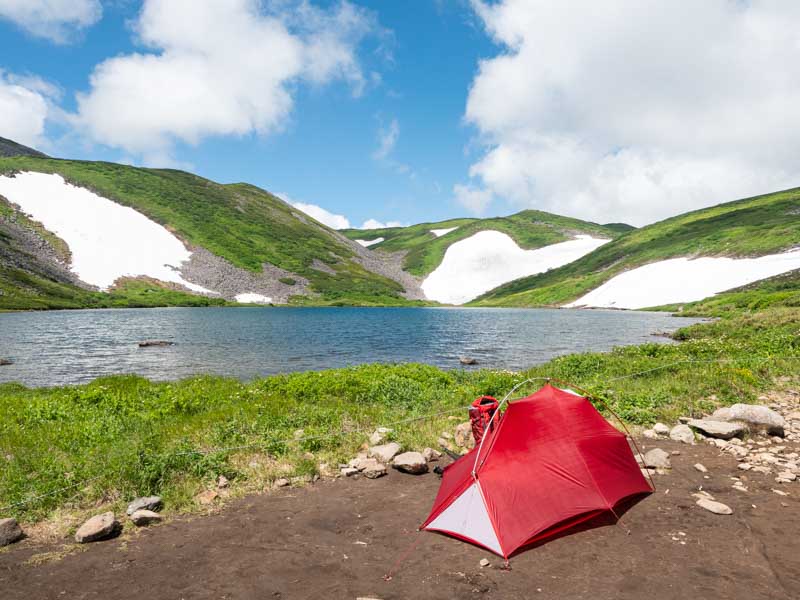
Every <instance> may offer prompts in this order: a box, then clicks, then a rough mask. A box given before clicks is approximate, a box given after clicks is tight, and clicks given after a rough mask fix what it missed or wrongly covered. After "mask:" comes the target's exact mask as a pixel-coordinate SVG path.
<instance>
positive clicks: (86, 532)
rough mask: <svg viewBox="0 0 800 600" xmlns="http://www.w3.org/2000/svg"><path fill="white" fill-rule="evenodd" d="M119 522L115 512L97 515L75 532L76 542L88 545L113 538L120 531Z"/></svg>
mask: <svg viewBox="0 0 800 600" xmlns="http://www.w3.org/2000/svg"><path fill="white" fill-rule="evenodd" d="M119 527H120V524H119V521H117V519H116V517H115V516H114V513H113V512H107V513H103V514H102V515H95V516H93V517H92V518H91V519H89V520H88V521H86V522H85V523H84V524H83V525H81V526H80V527H78V531H76V532H75V541H76V542H78V543H79V544H88V543H89V542H96V541H99V540H104V539H106V538H109V537H111V536H112V535H114V534H115V533H117V532H118V531H119Z"/></svg>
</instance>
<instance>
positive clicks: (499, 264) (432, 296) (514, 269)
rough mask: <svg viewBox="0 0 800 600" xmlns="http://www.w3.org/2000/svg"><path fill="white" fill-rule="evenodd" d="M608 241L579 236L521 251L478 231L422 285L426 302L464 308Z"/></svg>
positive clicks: (507, 239) (504, 237)
mask: <svg viewBox="0 0 800 600" xmlns="http://www.w3.org/2000/svg"><path fill="white" fill-rule="evenodd" d="M608 241H609V240H607V239H602V238H593V237H591V236H589V235H579V236H577V237H576V238H575V239H574V240H569V241H566V242H561V243H558V244H551V245H550V246H544V247H543V248H537V249H536V250H523V249H522V248H520V247H519V246H518V245H517V243H516V242H515V241H514V240H513V239H512V238H511V236H509V235H508V234H505V233H501V232H499V231H492V230H487V231H479V232H478V233H476V234H475V235H472V236H470V237H468V238H465V239H463V240H459V241H458V242H455V243H454V244H451V245H450V246H449V247H448V248H447V251H446V252H445V254H444V259H442V263H441V264H440V265H439V266H438V267H436V269H435V270H434V271H433V272H432V273H431V274H430V275H428V277H426V278H425V281H423V282H422V290H423V291H424V292H425V296H426V297H427V298H428V299H429V300H436V301H438V302H443V303H447V304H464V303H465V302H469V301H470V300H472V299H474V298H477V297H478V296H480V295H481V294H483V293H484V292H488V291H489V290H491V289H494V288H496V287H497V286H499V285H502V284H504V283H508V282H509V281H513V280H514V279H519V278H520V277H527V276H528V275H535V274H536V273H542V272H543V271H547V270H548V269H554V268H556V267H560V266H562V265H565V264H567V263H570V262H572V261H573V260H577V259H578V258H580V257H581V256H583V255H584V254H588V253H589V252H591V251H592V250H594V249H596V248H599V247H600V246H602V245H603V244H605V243H606V242H608Z"/></svg>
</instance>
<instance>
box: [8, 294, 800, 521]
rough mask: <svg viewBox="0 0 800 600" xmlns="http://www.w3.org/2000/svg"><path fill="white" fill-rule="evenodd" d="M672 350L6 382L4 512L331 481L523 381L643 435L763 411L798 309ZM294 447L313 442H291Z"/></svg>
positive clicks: (733, 324)
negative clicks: (388, 441) (287, 480)
mask: <svg viewBox="0 0 800 600" xmlns="http://www.w3.org/2000/svg"><path fill="white" fill-rule="evenodd" d="M677 337H678V338H679V339H681V340H682V343H681V344H678V345H664V344H655V343H649V344H644V345H640V346H634V347H626V348H618V349H615V350H614V351H612V352H609V353H588V354H576V355H571V356H566V357H562V358H558V359H555V360H553V361H550V362H549V363H547V364H544V365H541V366H538V367H535V368H532V369H530V370H528V371H526V372H525V373H521V374H517V373H509V372H494V371H488V370H480V371H473V372H468V371H461V370H454V371H442V370H439V369H437V368H434V367H430V366H425V365H418V364H410V365H365V366H360V367H353V368H348V369H340V370H332V371H323V372H307V373H296V374H289V375H280V376H275V377H268V378H265V379H259V380H256V381H253V382H250V383H242V382H239V381H236V380H232V379H226V378H221V377H196V378H192V379H187V380H184V381H177V382H169V383H154V382H150V381H147V380H145V379H142V378H140V377H135V376H120V377H109V378H103V379H98V380H96V381H94V382H93V383H90V384H88V385H81V386H67V387H57V388H46V389H41V388H40V389H28V388H26V387H24V386H21V385H18V384H4V385H0V460H3V461H4V464H3V469H0V507H2V506H6V505H10V504H15V503H18V502H25V501H27V500H31V499H33V498H34V497H36V496H37V495H40V494H51V493H52V492H54V491H55V490H61V488H63V487H66V486H70V485H73V484H75V483H79V482H84V481H87V480H91V481H90V482H89V483H86V484H83V483H81V484H80V485H78V486H76V487H72V488H70V489H64V490H61V491H57V492H56V493H53V494H52V495H46V496H44V497H42V498H39V499H33V500H31V501H30V502H29V503H27V504H25V505H22V506H19V507H14V508H11V509H7V510H5V511H3V512H4V515H11V516H15V517H17V518H19V519H21V520H24V521H35V520H39V519H44V518H48V517H50V516H52V515H53V514H55V513H54V511H57V510H59V509H68V510H78V511H80V510H83V509H92V510H96V506H97V505H98V504H103V505H106V506H111V507H113V508H116V509H117V510H119V509H121V508H122V507H123V506H124V503H125V502H126V501H127V500H129V499H131V498H132V497H134V496H136V495H142V494H154V493H155V494H160V495H163V496H164V497H165V499H166V502H167V506H168V507H169V509H170V510H174V511H179V510H188V509H190V508H191V507H192V506H193V504H192V500H191V499H192V497H193V495H194V494H196V493H197V492H199V491H200V490H202V489H204V488H207V487H209V486H212V485H213V483H212V482H213V480H214V479H215V478H216V477H217V476H218V475H220V474H223V475H225V476H226V477H228V478H229V479H232V480H233V488H234V490H240V491H242V490H258V489H263V487H264V486H267V485H269V482H270V481H271V480H273V479H275V478H277V477H279V476H290V475H309V474H313V473H314V472H316V471H317V470H318V469H319V464H320V463H327V464H329V465H332V468H333V469H335V468H336V465H337V464H338V463H339V462H343V461H346V460H347V459H349V458H351V457H352V456H354V455H355V453H356V452H357V451H358V449H359V447H360V446H361V444H363V442H364V441H365V439H366V435H367V434H368V433H369V432H370V431H372V429H373V428H374V427H376V426H378V425H383V424H387V423H393V422H396V421H400V420H406V419H410V418H414V417H421V416H425V415H430V414H431V413H437V412H440V411H446V410H451V414H454V415H457V416H458V418H459V420H466V411H465V410H464V409H463V408H462V407H464V406H466V405H467V404H468V403H469V402H470V401H471V400H472V399H474V398H475V397H476V396H478V395H481V394H491V395H495V396H499V395H503V394H504V393H505V392H506V391H507V390H509V389H510V388H511V387H512V386H513V385H514V384H516V383H518V382H520V381H522V380H523V379H524V378H526V377H536V376H550V377H556V378H559V379H563V380H566V381H568V382H570V383H572V384H574V385H578V386H581V387H583V388H588V389H589V390H590V391H591V392H593V393H594V394H597V395H600V396H603V397H606V398H608V402H609V403H610V405H611V406H612V407H613V409H614V411H615V412H617V413H618V414H619V415H620V416H621V417H622V418H623V419H625V420H627V421H628V422H629V423H635V424H649V423H652V422H653V421H654V420H656V419H661V420H665V421H667V422H671V421H673V420H674V419H675V418H676V417H677V416H679V415H699V414H701V413H702V412H705V411H710V410H712V409H713V408H714V407H715V406H716V405H717V404H718V403H721V404H729V403H734V402H753V401H755V400H756V398H757V396H758V394H759V393H761V392H763V391H764V390H765V389H767V388H769V387H770V386H771V385H772V384H773V380H774V378H775V377H776V376H779V375H780V376H785V375H795V376H796V375H797V374H798V364H797V361H793V360H785V359H783V360H774V361H763V360H761V358H760V357H766V356H774V357H788V356H796V357H800V309H797V308H774V309H770V310H768V311H764V312H761V313H757V314H752V315H739V316H733V317H730V318H727V319H722V320H719V321H716V322H712V323H703V324H699V325H694V326H691V327H688V328H686V329H684V330H681V331H680V332H679V334H678V335H677ZM720 357H725V358H731V359H734V360H733V361H732V362H724V363H720V362H699V363H696V364H683V365H677V366H670V367H669V368H666V369H662V370H658V371H651V372H649V373H647V374H644V375H640V376H637V377H631V378H626V379H618V380H616V381H614V379H615V378H618V377H623V376H626V375H630V374H633V373H637V372H640V371H645V370H648V369H652V368H654V367H658V366H664V365H670V364H671V363H673V362H676V361H690V360H694V361H710V360H713V359H717V358H720ZM539 385H540V383H537V384H536V385H528V386H527V388H523V390H521V393H522V391H532V390H533V389H535V388H536V387H538V386H539ZM712 396H713V398H715V399H713V398H712ZM454 423H455V421H451V420H448V419H447V416H445V415H440V416H437V417H430V418H425V419H422V420H419V421H415V422H407V423H405V424H402V423H401V424H396V425H395V426H394V430H395V431H394V434H393V436H394V439H396V440H398V441H399V442H400V443H401V444H402V445H403V446H404V447H406V448H417V449H421V448H423V447H425V446H435V443H436V439H437V438H438V437H439V434H440V432H441V431H443V430H451V429H452V428H453V426H454ZM298 430H302V433H297V432H298ZM297 435H299V436H301V437H303V438H304V439H303V440H302V441H294V438H295V436H297ZM241 446H248V447H247V448H241ZM220 448H221V449H220ZM225 448H228V449H225ZM308 452H311V453H313V455H314V456H313V459H311V458H309V457H308V456H307V455H306V453H308Z"/></svg>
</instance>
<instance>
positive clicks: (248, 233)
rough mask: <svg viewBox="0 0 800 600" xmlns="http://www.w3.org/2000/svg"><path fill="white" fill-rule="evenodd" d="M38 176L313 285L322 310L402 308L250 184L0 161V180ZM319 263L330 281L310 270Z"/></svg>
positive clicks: (389, 288) (96, 166)
mask: <svg viewBox="0 0 800 600" xmlns="http://www.w3.org/2000/svg"><path fill="white" fill-rule="evenodd" d="M17 171H37V172H42V173H58V174H60V175H61V176H62V177H64V179H66V180H67V181H69V182H70V183H73V184H75V185H79V186H82V187H85V188H88V189H90V190H92V191H94V192H95V193H97V194H99V195H101V196H103V197H106V198H109V199H110V200H113V201H115V202H118V203H120V204H123V205H125V206H130V207H132V208H135V209H136V210H138V211H139V212H141V213H143V214H144V215H146V216H147V217H149V218H150V219H152V220H154V221H156V222H157V223H160V224H162V225H164V226H165V227H166V228H167V229H169V230H170V231H172V232H174V233H175V234H176V235H177V236H178V237H180V238H181V239H182V240H184V241H185V242H188V243H189V244H192V245H197V246H202V247H204V248H206V249H207V250H209V251H211V252H213V253H214V254H216V255H217V256H221V257H223V258H225V259H227V260H229V261H230V262H231V263H233V264H234V265H236V266H238V267H241V268H244V269H248V270H250V271H254V272H260V271H261V268H262V265H263V264H264V263H271V264H273V265H276V266H278V267H280V268H282V269H286V270H287V271H290V272H291V273H294V274H296V275H300V276H302V277H305V278H306V279H308V280H309V281H310V287H311V289H312V290H313V291H314V292H316V293H317V294H318V295H319V302H320V303H321V304H325V303H332V302H342V303H348V304H370V303H373V302H375V299H376V298H380V299H383V300H386V301H387V302H389V303H398V302H402V298H401V296H400V292H401V291H402V288H401V287H400V286H399V285H398V284H397V283H396V282H394V281H392V280H390V279H387V278H385V277H382V276H380V275H377V274H375V273H372V272H370V271H367V270H366V269H364V268H363V267H361V266H360V265H358V264H357V263H356V262H355V261H354V260H353V257H354V253H353V251H352V249H351V248H350V247H348V246H347V244H346V243H344V242H342V241H341V239H340V238H338V237H337V236H336V234H335V233H334V232H333V231H332V230H330V229H328V228H327V227H325V226H324V225H321V224H319V223H317V222H315V221H314V220H313V219H311V217H307V216H306V215H302V214H301V215H300V218H298V217H297V216H296V215H297V214H298V211H297V210H295V209H293V208H292V207H290V206H289V205H288V204H286V203H285V202H283V201H282V200H280V199H279V198H277V197H276V196H273V195H272V194H270V193H269V192H266V191H264V190H262V189H260V188H257V187H255V186H253V185H249V184H244V183H235V184H226V185H223V184H218V183H215V182H213V181H209V180H207V179H204V178H202V177H198V176H196V175H192V174H191V173H186V172H183V171H176V170H172V169H145V168H138V167H131V166H127V165H119V164H114V163H106V162H86V161H73V160H56V159H44V158H35V157H12V158H0V173H6V174H9V173H14V172H17ZM314 260H318V261H321V262H322V263H323V264H325V265H327V266H328V267H330V268H331V269H333V270H334V271H336V274H337V275H336V277H335V278H333V277H331V276H330V275H329V274H327V273H323V272H321V271H319V270H316V269H314V268H312V266H311V265H312V263H313V262H314Z"/></svg>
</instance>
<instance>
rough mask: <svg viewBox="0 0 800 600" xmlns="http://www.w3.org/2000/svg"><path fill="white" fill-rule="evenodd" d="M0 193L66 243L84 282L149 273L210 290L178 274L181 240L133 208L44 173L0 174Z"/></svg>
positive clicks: (101, 283)
mask: <svg viewBox="0 0 800 600" xmlns="http://www.w3.org/2000/svg"><path fill="white" fill-rule="evenodd" d="M0 195H3V196H5V197H6V198H7V199H8V200H9V201H10V202H12V203H13V204H17V205H18V206H19V207H20V208H21V209H22V211H23V212H25V213H26V214H28V215H30V216H31V217H32V218H33V219H34V220H36V221H39V222H40V223H41V224H42V225H44V227H45V228H46V229H48V230H50V231H52V232H53V233H55V234H56V235H57V236H58V237H60V238H61V239H63V240H64V241H65V242H66V243H67V245H68V246H69V249H70V252H71V253H72V266H71V268H72V271H73V272H74V273H75V274H76V275H78V277H80V279H81V280H82V281H84V282H86V283H88V284H91V285H95V286H97V287H99V288H100V289H103V290H105V289H108V288H109V287H110V286H111V285H113V283H114V282H115V281H116V280H117V279H118V278H120V277H124V276H130V277H136V276H147V277H153V278H154V279H159V280H161V281H166V282H171V283H178V284H181V285H183V286H186V287H187V288H189V289H191V290H194V291H197V292H210V290H207V289H205V288H203V287H201V286H199V285H195V284H193V283H190V282H188V281H186V280H184V279H183V277H181V274H180V273H179V271H178V269H180V267H181V265H182V264H183V263H184V262H186V261H187V260H189V258H190V257H191V255H192V253H191V252H190V251H189V250H188V249H187V248H186V247H185V246H184V245H183V243H182V242H181V241H180V240H179V239H178V238H176V237H175V236H174V235H172V234H171V233H170V232H169V231H167V230H166V229H165V228H164V227H162V226H161V225H159V224H158V223H155V222H153V221H151V220H150V219H148V218H147V217H145V216H144V215H143V214H141V213H139V212H137V211H135V210H134V209H132V208H129V207H127V206H122V205H120V204H117V203H116V202H112V201H111V200H108V199H107V198H103V197H101V196H98V195H97V194H94V193H92V192H90V191H89V190H87V189H84V188H81V187H76V186H74V185H71V184H69V183H67V182H66V181H64V179H63V178H62V177H61V176H60V175H49V174H46V173H34V172H22V173H18V174H17V175H16V176H14V177H7V176H0ZM211 293H213V292H211Z"/></svg>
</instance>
